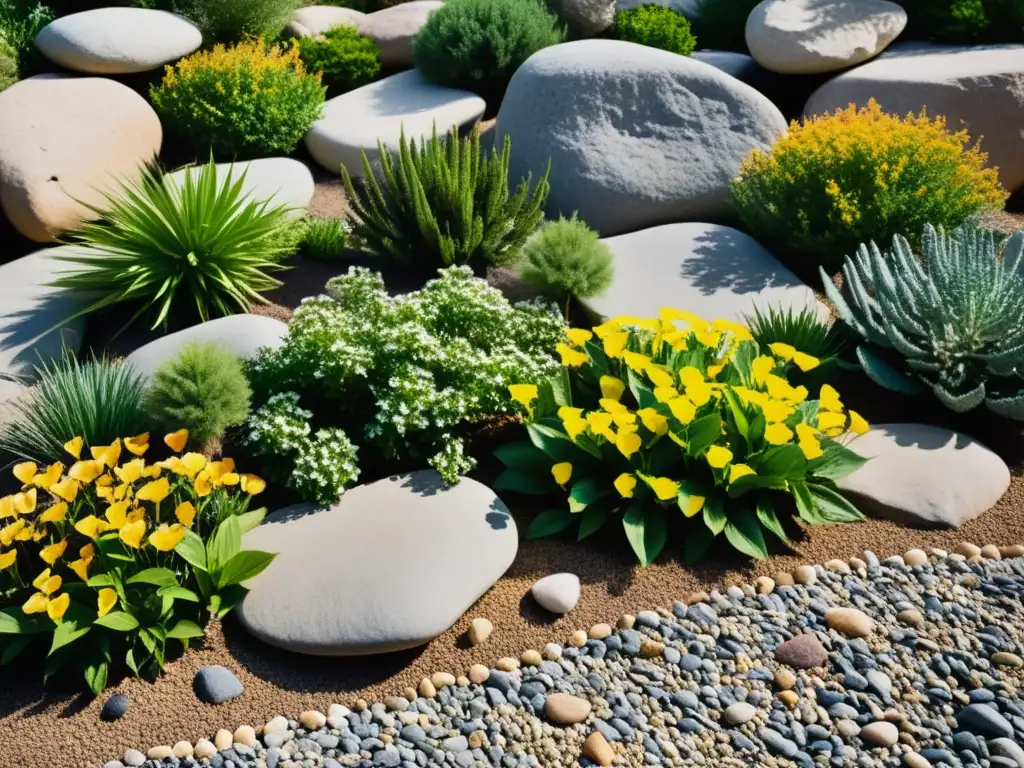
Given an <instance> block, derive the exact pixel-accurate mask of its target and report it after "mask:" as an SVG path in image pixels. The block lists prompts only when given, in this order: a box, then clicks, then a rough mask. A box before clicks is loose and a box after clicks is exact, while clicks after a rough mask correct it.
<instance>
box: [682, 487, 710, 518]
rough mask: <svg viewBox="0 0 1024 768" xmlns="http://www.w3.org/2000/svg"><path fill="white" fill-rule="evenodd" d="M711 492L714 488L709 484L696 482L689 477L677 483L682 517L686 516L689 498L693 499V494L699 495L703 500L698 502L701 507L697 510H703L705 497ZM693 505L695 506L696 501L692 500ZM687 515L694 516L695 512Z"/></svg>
mask: <svg viewBox="0 0 1024 768" xmlns="http://www.w3.org/2000/svg"><path fill="white" fill-rule="evenodd" d="M712 493H714V489H713V488H712V487H711V486H709V485H705V484H704V483H699V482H696V481H694V480H691V479H689V478H686V479H684V480H683V481H682V482H680V483H679V494H678V496H677V503H678V504H679V511H681V512H682V513H683V516H684V517H685V516H687V512H688V511H689V509H690V503H691V500H693V498H694V497H695V496H696V497H699V499H703V501H701V502H700V504H701V508H700V510H698V511H703V505H704V504H706V503H707V499H708V497H709V496H710V495H711V494H712ZM694 506H696V502H694ZM689 516H690V517H695V516H696V513H695V514H693V515H689Z"/></svg>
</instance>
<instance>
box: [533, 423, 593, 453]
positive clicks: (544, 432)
mask: <svg viewBox="0 0 1024 768" xmlns="http://www.w3.org/2000/svg"><path fill="white" fill-rule="evenodd" d="M546 421H547V422H550V423H541V422H535V423H533V424H527V425H526V433H527V434H528V435H529V436H530V442H532V443H533V444H534V445H535V446H537V447H538V448H539V449H540V450H542V451H544V453H546V454H547V455H548V456H549V457H551V459H553V461H552V463H553V464H558V463H560V462H563V461H568V462H571V463H573V464H575V463H577V462H579V461H580V460H582V459H583V457H584V456H585V455H586V454H588V453H589V454H590V455H592V456H594V458H601V454H600V452H596V449H591V448H589V447H588V444H587V443H585V442H583V441H580V442H579V443H574V442H573V441H572V440H570V439H569V436H568V435H567V434H566V433H565V432H563V431H562V422H561V421H560V420H559V419H554V418H553V419H547V420H546Z"/></svg>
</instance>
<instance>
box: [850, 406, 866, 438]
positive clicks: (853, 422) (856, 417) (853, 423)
mask: <svg viewBox="0 0 1024 768" xmlns="http://www.w3.org/2000/svg"><path fill="white" fill-rule="evenodd" d="M869 429H871V427H870V426H868V423H867V421H865V419H864V417H863V416H861V415H860V414H859V413H857V412H856V411H850V431H851V432H853V433H854V434H857V435H863V434H864V433H865V432H867V431H868V430H869Z"/></svg>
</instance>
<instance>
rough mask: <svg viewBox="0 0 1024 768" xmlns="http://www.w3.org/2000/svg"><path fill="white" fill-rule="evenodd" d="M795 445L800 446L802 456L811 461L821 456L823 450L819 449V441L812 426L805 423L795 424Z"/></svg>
mask: <svg viewBox="0 0 1024 768" xmlns="http://www.w3.org/2000/svg"><path fill="white" fill-rule="evenodd" d="M796 435H797V445H799V446H800V450H801V451H803V453H804V457H805V458H806V459H807V460H808V461H811V460H813V459H816V458H818V457H819V456H821V454H822V453H823V451H822V450H821V443H820V442H819V441H818V437H817V435H816V434H815V432H814V429H813V428H812V427H809V426H808V425H806V424H797V425H796Z"/></svg>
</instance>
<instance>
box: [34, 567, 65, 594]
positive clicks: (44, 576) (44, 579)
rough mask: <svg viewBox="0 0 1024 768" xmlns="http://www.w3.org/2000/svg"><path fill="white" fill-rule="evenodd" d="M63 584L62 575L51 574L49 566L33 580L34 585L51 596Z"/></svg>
mask: <svg viewBox="0 0 1024 768" xmlns="http://www.w3.org/2000/svg"><path fill="white" fill-rule="evenodd" d="M61 584H62V580H61V578H60V576H52V575H51V574H50V569H49V568H47V569H46V570H45V571H43V572H42V573H40V574H39V575H38V576H36V577H35V579H33V580H32V586H33V587H35V588H36V589H38V590H39V591H40V592H42V593H43V594H44V595H46V596H47V597H49V596H50V595H52V594H53V593H54V592H56V591H57V590H58V589H60V585H61Z"/></svg>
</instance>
